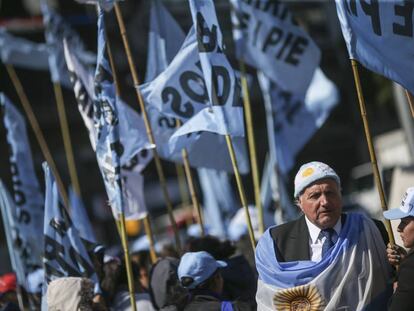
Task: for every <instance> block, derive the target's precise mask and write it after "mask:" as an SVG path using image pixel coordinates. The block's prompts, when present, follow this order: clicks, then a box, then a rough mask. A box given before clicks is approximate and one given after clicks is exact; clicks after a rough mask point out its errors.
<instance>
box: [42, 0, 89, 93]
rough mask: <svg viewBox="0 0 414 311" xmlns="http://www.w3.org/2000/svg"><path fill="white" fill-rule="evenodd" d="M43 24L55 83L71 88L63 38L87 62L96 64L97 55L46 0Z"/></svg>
mask: <svg viewBox="0 0 414 311" xmlns="http://www.w3.org/2000/svg"><path fill="white" fill-rule="evenodd" d="M41 9H42V14H43V24H44V25H45V37H46V42H47V47H48V52H49V68H50V73H51V78H52V81H53V82H54V83H60V84H61V85H62V86H65V87H66V88H71V87H72V85H71V83H70V80H69V75H68V70H67V67H66V64H65V58H64V55H63V39H66V40H67V41H69V42H70V43H71V47H72V48H73V50H72V52H73V53H75V54H76V55H77V56H78V57H79V59H81V60H82V61H83V62H84V63H86V64H95V62H96V55H94V54H93V53H90V52H87V51H86V49H85V46H84V44H83V42H82V40H81V38H80V37H79V35H78V34H77V33H76V32H75V31H74V30H73V29H72V28H71V27H70V26H69V25H68V24H67V23H66V22H65V21H64V20H63V18H62V17H61V16H60V15H59V14H57V13H56V12H55V11H53V10H52V9H51V8H50V7H49V6H48V4H47V2H46V0H42V1H41Z"/></svg>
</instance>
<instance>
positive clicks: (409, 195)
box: [383, 187, 414, 220]
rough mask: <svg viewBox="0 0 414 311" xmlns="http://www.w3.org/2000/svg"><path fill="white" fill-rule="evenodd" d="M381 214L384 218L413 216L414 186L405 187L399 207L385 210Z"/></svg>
mask: <svg viewBox="0 0 414 311" xmlns="http://www.w3.org/2000/svg"><path fill="white" fill-rule="evenodd" d="M383 214H384V217H385V218H386V219H390V220H392V219H401V218H405V217H408V216H414V187H410V188H408V189H407V191H406V192H405V193H404V196H403V198H402V201H401V204H400V206H399V207H397V208H393V209H391V210H389V211H385V212H383Z"/></svg>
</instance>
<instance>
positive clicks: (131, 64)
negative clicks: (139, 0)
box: [114, 1, 181, 253]
mask: <svg viewBox="0 0 414 311" xmlns="http://www.w3.org/2000/svg"><path fill="white" fill-rule="evenodd" d="M114 6H115V14H116V18H117V20H118V25H119V31H120V33H121V37H122V41H123V43H124V48H125V52H126V54H127V59H128V64H129V68H130V70H131V74H132V79H133V82H134V86H135V91H136V95H137V98H138V103H139V106H140V109H141V113H142V117H143V119H144V123H145V128H146V130H147V135H148V140H149V142H150V143H151V144H154V145H155V139H154V135H153V133H152V129H151V124H150V122H149V119H148V114H147V111H146V109H145V105H144V101H143V100H142V96H141V93H140V92H139V89H138V86H139V84H140V82H139V79H138V74H137V71H136V68H135V64H134V60H133V58H132V53H131V49H130V46H129V41H128V38H127V33H126V28H125V24H124V19H123V17H122V13H121V9H120V8H119V4H118V3H117V2H116V1H115V3H114ZM152 153H153V156H154V162H155V167H156V169H157V173H158V178H159V180H160V185H161V189H162V192H163V195H164V198H165V203H166V205H167V212H168V217H169V219H170V223H171V226H172V229H173V231H174V238H175V244H176V247H177V250H178V252H179V253H180V252H181V242H180V237H179V234H178V227H177V223H176V221H175V218H174V214H173V207H172V203H171V199H170V195H169V193H168V189H167V183H166V180H165V175H164V171H163V168H162V165H161V160H160V158H159V156H158V152H157V149H156V148H154V149H152Z"/></svg>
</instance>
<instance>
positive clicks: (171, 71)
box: [140, 1, 249, 173]
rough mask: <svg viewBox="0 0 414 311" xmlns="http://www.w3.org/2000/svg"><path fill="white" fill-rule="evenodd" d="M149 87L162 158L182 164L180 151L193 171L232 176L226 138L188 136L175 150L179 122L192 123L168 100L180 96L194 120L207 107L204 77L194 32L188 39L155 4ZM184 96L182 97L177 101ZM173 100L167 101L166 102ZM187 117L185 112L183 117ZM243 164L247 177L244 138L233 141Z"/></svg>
mask: <svg viewBox="0 0 414 311" xmlns="http://www.w3.org/2000/svg"><path fill="white" fill-rule="evenodd" d="M148 46H149V49H148V59H147V75H146V83H145V84H144V85H142V86H140V91H141V94H142V96H143V99H144V101H145V102H146V104H147V113H148V116H149V119H150V123H151V127H152V131H153V134H154V137H155V141H156V144H157V151H158V153H159V155H160V157H161V158H163V159H164V160H169V161H173V162H182V154H181V149H180V147H185V148H186V149H187V152H188V154H189V161H190V165H191V166H192V167H205V168H214V169H217V170H226V171H228V172H232V166H231V161H230V157H229V155H228V152H227V146H226V141H225V138H224V137H222V136H220V135H216V134H213V133H209V132H198V133H197V134H193V135H188V136H187V135H185V136H182V137H181V138H180V139H181V140H184V141H182V142H181V145H180V146H177V147H176V148H170V144H169V143H170V142H169V139H170V137H171V136H172V135H173V134H174V133H175V132H176V130H177V121H176V119H181V121H183V122H185V121H186V120H187V119H188V118H187V117H186V115H187V113H186V112H185V109H184V108H183V107H181V108H180V107H179V106H177V104H176V103H177V101H175V102H176V103H175V104H174V103H173V102H171V103H170V102H169V101H168V98H167V97H168V96H169V95H168V94H176V95H173V96H172V97H171V99H172V100H174V98H175V96H177V98H178V97H180V98H181V102H183V103H184V102H185V107H188V111H193V112H194V113H191V114H188V116H189V117H190V116H192V115H194V114H195V113H197V112H199V111H200V110H201V109H204V108H205V107H206V102H207V101H208V96H207V93H206V87H205V82H204V80H203V72H202V70H201V68H200V60H199V57H198V51H197V43H196V37H195V33H194V29H191V30H190V33H189V34H188V36H187V37H185V35H184V33H183V31H182V30H181V28H180V26H179V25H178V24H177V22H176V21H175V20H174V18H173V17H172V16H171V15H170V13H169V12H168V11H167V10H166V8H165V7H164V6H163V5H162V3H161V2H160V1H154V2H152V5H151V13H150V32H149V41H148ZM177 94H178V95H177ZM163 98H164V99H165V100H167V101H165V100H164V99H163ZM180 111H181V112H180ZM233 144H234V148H235V150H236V155H237V160H238V163H239V166H240V171H241V172H242V173H247V172H248V169H249V164H248V159H247V155H246V148H245V142H244V138H241V137H234V138H233Z"/></svg>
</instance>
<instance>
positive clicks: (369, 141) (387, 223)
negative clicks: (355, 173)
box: [351, 59, 395, 244]
mask: <svg viewBox="0 0 414 311" xmlns="http://www.w3.org/2000/svg"><path fill="white" fill-rule="evenodd" d="M351 65H352V71H353V74H354V80H355V86H356V90H357V94H358V101H359V108H360V110H361V117H362V122H363V124H364V130H365V137H366V139H367V144H368V150H369V155H370V158H371V164H372V169H373V172H374V177H375V183H376V185H377V190H378V193H379V196H380V201H381V208H382V210H383V211H386V210H387V209H388V208H387V203H386V200H385V194H384V188H383V186H382V182H381V177H380V173H379V170H378V163H377V157H376V155H375V149H374V144H373V143H372V138H371V133H370V129H369V124H368V118H367V112H366V108H365V100H364V96H363V94H362V87H361V82H360V79H359V73H358V63H357V61H356V60H354V59H351ZM385 227H386V229H387V232H388V237H389V240H390V243H391V244H394V243H395V240H394V234H393V231H392V228H391V223H390V221H389V220H388V219H385Z"/></svg>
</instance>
